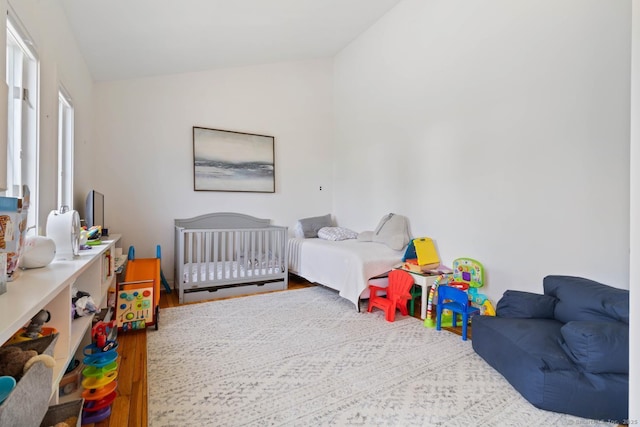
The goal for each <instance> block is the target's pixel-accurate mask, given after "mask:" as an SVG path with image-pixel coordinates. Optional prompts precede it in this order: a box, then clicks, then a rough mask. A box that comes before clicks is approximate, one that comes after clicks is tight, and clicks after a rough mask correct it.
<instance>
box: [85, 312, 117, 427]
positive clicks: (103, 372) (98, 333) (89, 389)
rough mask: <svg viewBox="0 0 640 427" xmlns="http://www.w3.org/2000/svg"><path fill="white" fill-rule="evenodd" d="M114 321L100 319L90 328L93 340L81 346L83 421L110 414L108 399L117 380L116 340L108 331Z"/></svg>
mask: <svg viewBox="0 0 640 427" xmlns="http://www.w3.org/2000/svg"><path fill="white" fill-rule="evenodd" d="M114 327H115V322H108V323H106V322H103V321H99V322H98V323H96V324H95V325H94V326H93V328H91V337H92V338H93V342H92V343H91V344H89V345H87V346H85V347H84V349H83V354H84V355H85V358H84V359H83V362H84V364H85V365H87V367H86V368H84V369H83V370H82V374H83V375H84V379H83V380H82V387H84V388H85V390H84V391H83V392H82V397H83V398H84V400H85V403H84V408H83V411H82V424H83V425H84V424H91V423H96V422H99V421H102V420H104V419H105V418H107V417H108V416H109V415H110V414H111V403H113V401H114V399H115V397H116V391H115V390H116V388H117V386H118V382H117V381H116V379H117V378H118V371H117V369H118V362H117V359H118V352H117V351H116V349H117V348H118V343H117V341H115V340H110V339H109V331H110V330H112V329H111V328H114Z"/></svg>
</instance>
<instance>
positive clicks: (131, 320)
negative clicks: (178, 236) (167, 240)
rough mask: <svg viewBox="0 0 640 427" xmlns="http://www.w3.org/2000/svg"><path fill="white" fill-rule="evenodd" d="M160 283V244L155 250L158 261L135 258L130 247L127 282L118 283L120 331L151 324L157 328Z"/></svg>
mask: <svg viewBox="0 0 640 427" xmlns="http://www.w3.org/2000/svg"><path fill="white" fill-rule="evenodd" d="M161 283H163V275H162V270H161V268H160V245H158V246H157V247H156V257H155V258H145V259H136V258H135V249H134V247H133V246H130V247H129V253H128V256H127V265H126V270H125V274H124V281H123V282H120V283H118V291H117V296H116V310H117V311H116V324H117V326H118V328H119V329H120V330H122V331H128V330H133V329H145V328H146V327H147V326H152V325H155V328H156V330H157V329H158V316H159V314H160V284H161ZM167 286H168V285H167Z"/></svg>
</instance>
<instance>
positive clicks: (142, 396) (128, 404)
mask: <svg viewBox="0 0 640 427" xmlns="http://www.w3.org/2000/svg"><path fill="white" fill-rule="evenodd" d="M308 286H313V284H311V283H309V282H306V281H303V280H301V279H299V278H296V277H292V278H291V279H289V289H300V288H304V287H308ZM178 305H180V304H179V303H178V294H177V293H176V292H174V293H171V294H168V293H166V292H164V291H163V292H162V293H161V294H160V308H161V309H162V308H165V307H175V306H178ZM158 327H159V328H162V313H160V319H159V322H158ZM118 353H119V359H118V389H117V392H118V397H116V400H115V402H114V403H113V405H112V407H111V416H110V417H109V418H107V419H106V420H104V421H101V422H99V423H95V424H93V425H94V426H95V427H125V426H129V427H147V425H148V423H147V331H146V330H139V331H130V332H121V333H119V334H118Z"/></svg>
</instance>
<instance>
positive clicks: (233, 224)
mask: <svg viewBox="0 0 640 427" xmlns="http://www.w3.org/2000/svg"><path fill="white" fill-rule="evenodd" d="M174 221H175V226H176V227H184V228H186V229H192V228H222V229H232V228H261V227H268V226H269V225H270V223H271V220H269V219H262V218H256V217H253V216H250V215H245V214H241V213H236V212H214V213H209V214H204V215H200V216H196V217H193V218H186V219H176V220H174Z"/></svg>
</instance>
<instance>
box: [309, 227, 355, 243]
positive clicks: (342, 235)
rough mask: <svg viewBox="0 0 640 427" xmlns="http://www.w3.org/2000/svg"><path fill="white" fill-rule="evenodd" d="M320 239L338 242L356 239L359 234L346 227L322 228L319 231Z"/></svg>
mask: <svg viewBox="0 0 640 427" xmlns="http://www.w3.org/2000/svg"><path fill="white" fill-rule="evenodd" d="M318 237H319V238H321V239H324V240H333V241H338V240H347V239H355V238H357V237H358V233H356V232H355V231H352V230H349V229H348V228H344V227H322V228H321V229H320V230H318Z"/></svg>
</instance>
